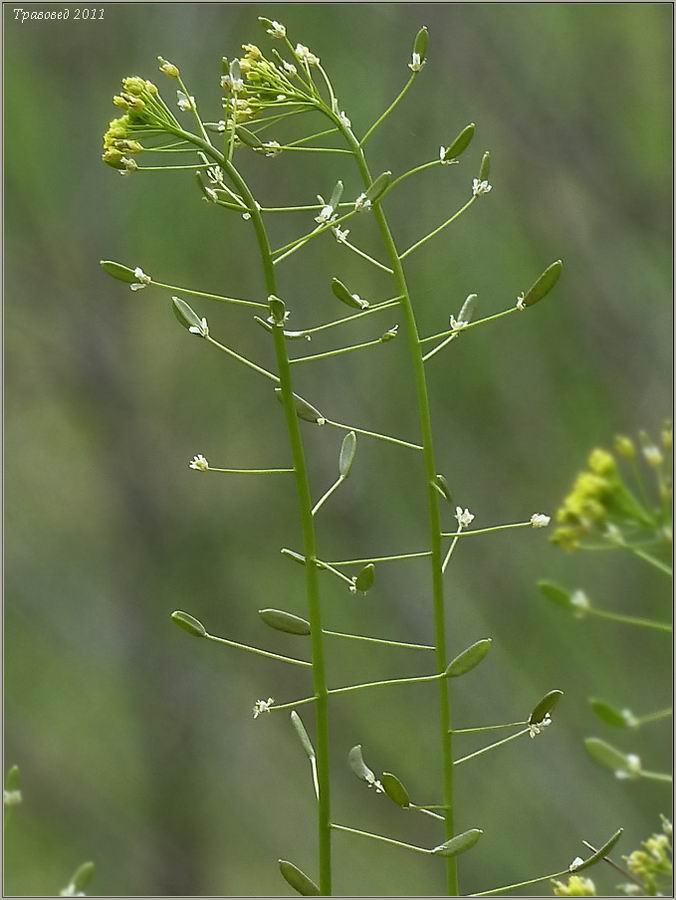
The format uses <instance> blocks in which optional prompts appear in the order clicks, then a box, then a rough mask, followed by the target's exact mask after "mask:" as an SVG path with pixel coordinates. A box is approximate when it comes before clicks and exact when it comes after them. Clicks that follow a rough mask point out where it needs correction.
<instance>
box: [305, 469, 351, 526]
mask: <svg viewBox="0 0 676 900" xmlns="http://www.w3.org/2000/svg"><path fill="white" fill-rule="evenodd" d="M344 481H345V479H344V478H343V477H342V475H341V476H340V477H339V478H337V479H336V481H334V483H333V484H332V485H331V487H330V488H329V489H328V491H325V492H324V494H322V496H321V497H320V498H319V500H317V502H316V503H315V505H314V506H313V507H312V515H313V516H316V515H317V513H318V512H319V510H320V509H321V508H322V506H323V505H324V504H325V503H326V501H327V500H328V499H329V497H330V496H331V494H332V493H333V492H334V491H337V490H338V488H339V487H340V486H341V484H342V483H343V482H344Z"/></svg>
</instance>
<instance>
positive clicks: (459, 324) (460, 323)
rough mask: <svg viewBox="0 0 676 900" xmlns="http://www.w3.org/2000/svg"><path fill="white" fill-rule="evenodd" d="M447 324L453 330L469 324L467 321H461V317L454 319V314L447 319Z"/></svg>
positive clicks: (458, 329)
mask: <svg viewBox="0 0 676 900" xmlns="http://www.w3.org/2000/svg"><path fill="white" fill-rule="evenodd" d="M448 324H449V325H450V326H451V328H452V329H453V331H460V329H461V328H466V327H467V326H468V325H469V322H463V320H462V319H456V318H455V316H451V317H450V318H449V320H448Z"/></svg>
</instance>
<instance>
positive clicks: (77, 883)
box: [70, 862, 96, 896]
mask: <svg viewBox="0 0 676 900" xmlns="http://www.w3.org/2000/svg"><path fill="white" fill-rule="evenodd" d="M95 871H96V866H95V865H94V863H93V862H86V863H82V865H81V866H80V867H79V868H78V869H77V871H76V872H75V874H74V875H73V877H72V878H71V880H70V883H71V884H72V886H73V887H74V888H75V891H76V894H75V896H77V893H79V892H82V891H84V889H85V888H86V887H87V885H88V884H89V882H90V881H91V880H92V878H93V877H94V872H95Z"/></svg>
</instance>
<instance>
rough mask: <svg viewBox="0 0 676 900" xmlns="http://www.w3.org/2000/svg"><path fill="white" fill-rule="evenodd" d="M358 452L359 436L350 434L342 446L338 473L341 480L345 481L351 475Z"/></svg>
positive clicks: (351, 432)
mask: <svg viewBox="0 0 676 900" xmlns="http://www.w3.org/2000/svg"><path fill="white" fill-rule="evenodd" d="M356 452H357V435H356V434H355V433H354V431H350V432H348V433H347V434H346V435H345V437H344V438H343V443H342V444H341V446H340V455H339V457H338V473H339V475H340V477H341V478H343V479H345V478H347V476H348V475H349V474H350V470H351V469H352V463H353V462H354V456H355V453H356Z"/></svg>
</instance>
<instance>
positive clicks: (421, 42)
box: [413, 25, 430, 62]
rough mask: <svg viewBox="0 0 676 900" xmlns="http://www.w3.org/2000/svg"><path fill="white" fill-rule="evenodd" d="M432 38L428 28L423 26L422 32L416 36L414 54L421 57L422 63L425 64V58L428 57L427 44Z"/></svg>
mask: <svg viewBox="0 0 676 900" xmlns="http://www.w3.org/2000/svg"><path fill="white" fill-rule="evenodd" d="M429 38H430V33H429V31H428V30H427V27H426V26H425V25H423V27H422V28H421V29H420V31H419V32H418V33H417V34H416V36H415V40H414V41H413V52H414V53H417V54H418V56H419V57H420V62H425V57H426V56H427V43H428V41H429Z"/></svg>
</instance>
